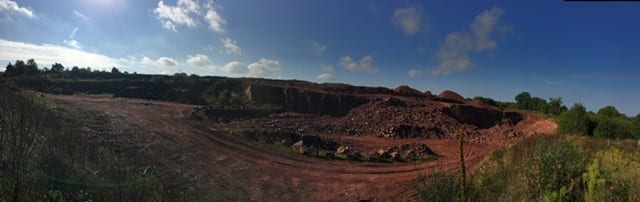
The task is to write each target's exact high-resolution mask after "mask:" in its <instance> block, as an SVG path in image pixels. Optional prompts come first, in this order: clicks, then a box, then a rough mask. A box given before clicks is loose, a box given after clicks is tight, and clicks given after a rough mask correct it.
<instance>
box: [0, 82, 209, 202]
mask: <svg viewBox="0 0 640 202" xmlns="http://www.w3.org/2000/svg"><path fill="white" fill-rule="evenodd" d="M0 95H2V96H0V201H200V200H204V199H205V195H204V193H205V192H203V191H202V190H198V189H200V188H201V186H199V185H198V182H197V181H196V180H195V179H193V178H191V177H189V176H187V175H185V173H184V170H183V169H182V167H181V165H180V163H179V161H171V160H167V159H162V158H164V157H158V156H153V155H152V154H149V153H144V152H142V151H141V150H139V149H137V148H138V147H139V145H140V142H136V143H131V142H132V141H134V142H135V140H133V139H139V138H138V135H136V134H137V132H136V131H135V129H127V128H126V127H124V128H123V126H122V125H120V124H123V123H117V122H114V120H113V119H112V118H111V117H109V116H108V115H106V114H102V113H100V112H87V111H78V110H77V109H73V108H69V107H67V106H62V105H58V104H56V103H51V102H45V101H44V100H42V99H40V98H39V97H35V96H33V95H32V94H30V93H23V92H16V91H12V90H7V89H6V88H4V87H3V86H1V85H0ZM116 125H118V126H116ZM107 133H109V134H107ZM112 136H119V137H121V138H127V139H128V140H127V141H126V142H125V141H123V142H113V141H114V139H112V138H109V137H112ZM139 141H142V140H139ZM127 142H129V143H127ZM165 149H166V150H167V152H168V153H171V152H176V153H179V152H177V151H174V150H171V148H165ZM218 197H220V196H218Z"/></svg>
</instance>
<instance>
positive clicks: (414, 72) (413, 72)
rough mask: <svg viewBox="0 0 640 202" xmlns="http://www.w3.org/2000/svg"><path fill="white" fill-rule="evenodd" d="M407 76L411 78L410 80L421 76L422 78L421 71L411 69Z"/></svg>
mask: <svg viewBox="0 0 640 202" xmlns="http://www.w3.org/2000/svg"><path fill="white" fill-rule="evenodd" d="M408 75H409V77H411V78H418V77H421V76H422V71H420V70H415V69H412V70H409V73H408Z"/></svg>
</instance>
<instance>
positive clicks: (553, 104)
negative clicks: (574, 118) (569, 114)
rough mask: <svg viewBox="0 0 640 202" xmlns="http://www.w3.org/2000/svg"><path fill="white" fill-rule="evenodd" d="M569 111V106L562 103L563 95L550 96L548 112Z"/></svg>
mask: <svg viewBox="0 0 640 202" xmlns="http://www.w3.org/2000/svg"><path fill="white" fill-rule="evenodd" d="M565 111H567V106H564V105H563V104H562V97H557V98H549V103H548V104H547V111H546V112H545V113H547V114H553V115H559V114H561V113H562V112H565Z"/></svg>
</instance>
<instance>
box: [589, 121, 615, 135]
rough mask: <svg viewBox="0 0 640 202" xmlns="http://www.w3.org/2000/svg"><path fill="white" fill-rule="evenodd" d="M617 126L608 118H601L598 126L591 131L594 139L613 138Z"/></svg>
mask: <svg viewBox="0 0 640 202" xmlns="http://www.w3.org/2000/svg"><path fill="white" fill-rule="evenodd" d="M618 127H619V126H618V124H617V123H616V122H615V121H614V120H613V119H612V118H609V117H601V118H600V120H598V126H596V128H595V129H594V130H593V136H594V137H603V138H614V137H616V134H615V133H616V131H617V130H618Z"/></svg>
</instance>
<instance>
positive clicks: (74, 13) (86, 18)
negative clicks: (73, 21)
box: [73, 11, 89, 21]
mask: <svg viewBox="0 0 640 202" xmlns="http://www.w3.org/2000/svg"><path fill="white" fill-rule="evenodd" d="M73 15H74V16H76V17H78V18H80V19H81V20H84V21H87V20H89V17H87V16H86V15H84V14H82V13H80V12H78V11H73Z"/></svg>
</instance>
